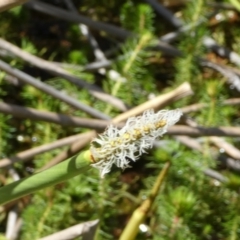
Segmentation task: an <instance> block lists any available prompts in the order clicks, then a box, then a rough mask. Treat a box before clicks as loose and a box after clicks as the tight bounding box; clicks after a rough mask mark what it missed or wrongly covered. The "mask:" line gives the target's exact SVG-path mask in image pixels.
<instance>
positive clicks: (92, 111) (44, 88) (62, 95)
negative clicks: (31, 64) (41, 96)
mask: <svg viewBox="0 0 240 240" xmlns="http://www.w3.org/2000/svg"><path fill="white" fill-rule="evenodd" d="M0 69H2V70H3V71H5V72H7V73H9V74H10V75H13V76H15V77H17V78H18V79H19V80H21V81H22V82H24V83H27V84H30V85H32V86H34V87H35V88H37V89H39V90H41V91H43V92H45V93H47V94H49V95H51V96H53V97H55V98H57V99H60V100H61V101H63V102H65V103H67V104H69V105H70V106H72V107H74V108H76V109H79V110H82V111H84V112H86V113H88V114H89V115H91V116H93V117H96V118H100V119H109V117H108V116H106V115H105V114H103V113H102V112H99V111H97V110H95V109H94V108H91V107H89V106H87V105H84V104H83V103H81V102H79V101H77V100H76V99H74V98H72V97H70V96H68V95H67V94H65V93H63V92H60V91H58V90H56V89H55V88H53V87H51V86H49V85H47V84H46V83H43V82H41V81H38V80H37V79H35V78H33V77H32V76H30V75H28V74H26V73H24V72H22V71H20V70H18V69H16V68H13V67H11V66H10V65H9V64H7V63H5V62H3V61H1V60H0Z"/></svg>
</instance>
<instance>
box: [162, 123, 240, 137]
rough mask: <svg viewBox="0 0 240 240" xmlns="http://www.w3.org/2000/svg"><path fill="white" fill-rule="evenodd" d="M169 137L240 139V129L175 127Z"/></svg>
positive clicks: (170, 131) (171, 128)
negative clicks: (225, 137) (226, 137)
mask: <svg viewBox="0 0 240 240" xmlns="http://www.w3.org/2000/svg"><path fill="white" fill-rule="evenodd" d="M167 134H168V135H187V136H191V137H200V136H228V137H239V136H240V128H239V127H209V128H206V127H188V126H185V125H175V126H172V127H170V128H169V130H168V132H167Z"/></svg>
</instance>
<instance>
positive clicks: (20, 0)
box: [0, 0, 28, 12]
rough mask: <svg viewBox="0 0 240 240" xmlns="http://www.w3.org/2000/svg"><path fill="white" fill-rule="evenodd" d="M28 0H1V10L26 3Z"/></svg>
mask: <svg viewBox="0 0 240 240" xmlns="http://www.w3.org/2000/svg"><path fill="white" fill-rule="evenodd" d="M27 1H28V0H1V1H0V12H3V11H6V10H8V9H10V8H13V7H16V6H18V5H21V4H24V3H25V2H27Z"/></svg>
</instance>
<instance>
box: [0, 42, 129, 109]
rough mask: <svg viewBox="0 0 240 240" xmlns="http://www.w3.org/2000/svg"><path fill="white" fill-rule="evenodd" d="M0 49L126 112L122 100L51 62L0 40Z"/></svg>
mask: <svg viewBox="0 0 240 240" xmlns="http://www.w3.org/2000/svg"><path fill="white" fill-rule="evenodd" d="M0 48H2V49H4V50H7V51H8V52H9V53H11V55H14V56H17V57H19V58H21V59H23V60H24V61H26V62H28V63H30V64H31V65H34V66H36V67H38V68H40V69H43V70H46V71H48V72H50V73H52V74H53V75H55V76H60V77H63V78H65V79H67V80H68V81H69V82H71V83H73V84H75V85H76V86H78V87H81V88H82V87H83V88H85V89H87V90H88V91H89V93H90V94H92V95H93V96H94V97H96V98H98V99H100V100H102V101H104V102H107V103H108V104H111V105H113V106H114V107H116V108H118V109H120V110H121V111H126V110H127V107H126V106H125V104H124V103H123V101H122V100H120V99H118V98H116V97H113V96H111V95H109V94H107V93H105V92H103V90H102V89H101V88H99V87H97V86H96V85H93V84H89V83H87V82H85V81H84V80H82V79H80V78H79V77H76V76H74V75H73V74H71V73H69V72H68V71H66V70H64V69H63V68H61V67H60V66H58V65H57V64H55V63H53V62H49V61H46V60H44V59H41V58H39V57H37V56H34V55H32V54H30V53H28V52H26V51H23V50H22V49H20V48H19V47H17V46H15V45H13V44H11V43H9V42H7V41H6V40H4V39H2V38H0Z"/></svg>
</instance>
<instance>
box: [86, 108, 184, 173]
mask: <svg viewBox="0 0 240 240" xmlns="http://www.w3.org/2000/svg"><path fill="white" fill-rule="evenodd" d="M181 115H182V113H181V111H180V110H179V109H176V110H171V111H168V110H162V111H159V112H157V113H154V111H153V109H150V110H147V111H145V112H144V113H143V115H142V116H138V117H131V118H129V119H128V120H127V122H126V125H125V126H124V127H123V128H122V129H120V130H119V129H117V128H116V127H114V126H113V125H110V126H109V127H108V128H107V129H106V131H105V132H104V133H103V134H101V135H99V136H98V138H95V139H94V140H93V141H92V143H91V147H90V151H91V154H92V161H93V164H92V166H93V167H95V168H98V169H99V170H100V173H101V177H103V176H104V175H105V174H106V173H108V172H110V170H111V167H112V165H113V164H115V165H116V166H117V167H119V168H122V169H125V168H128V167H130V166H129V162H130V161H131V160H132V161H136V160H137V159H138V158H139V157H140V155H141V154H142V153H145V152H146V149H149V148H151V147H152V146H153V143H154V140H155V139H156V138H158V137H160V136H162V135H163V134H164V133H166V132H167V128H168V127H169V126H172V125H174V124H175V123H176V122H177V121H178V120H179V119H180V117H181Z"/></svg>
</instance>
